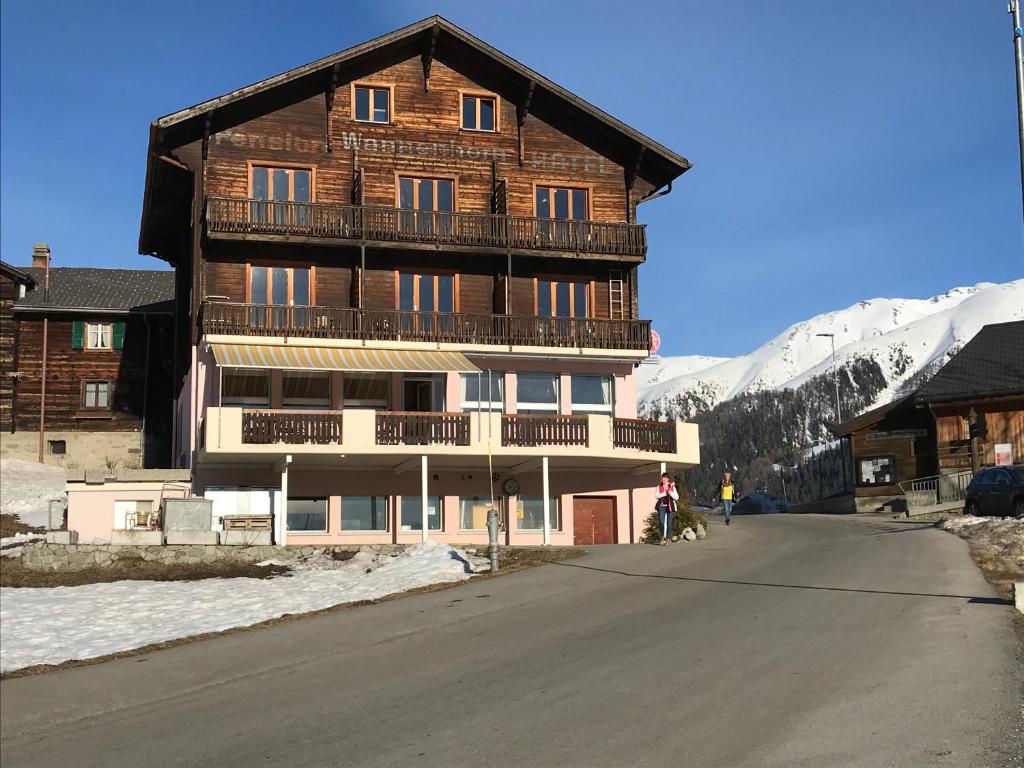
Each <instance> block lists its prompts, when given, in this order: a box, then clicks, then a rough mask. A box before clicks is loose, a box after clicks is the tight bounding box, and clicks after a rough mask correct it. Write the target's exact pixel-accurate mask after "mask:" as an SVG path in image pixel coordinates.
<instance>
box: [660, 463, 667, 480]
mask: <svg viewBox="0 0 1024 768" xmlns="http://www.w3.org/2000/svg"><path fill="white" fill-rule="evenodd" d="M666 472H668V464H666V463H665V462H664V461H663V462H661V475H664V474H665V473H666ZM661 475H658V480H661Z"/></svg>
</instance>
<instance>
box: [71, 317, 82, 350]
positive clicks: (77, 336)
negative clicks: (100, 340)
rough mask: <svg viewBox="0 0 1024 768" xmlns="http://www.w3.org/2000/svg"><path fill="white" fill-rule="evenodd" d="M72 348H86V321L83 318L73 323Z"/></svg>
mask: <svg viewBox="0 0 1024 768" xmlns="http://www.w3.org/2000/svg"><path fill="white" fill-rule="evenodd" d="M71 348H72V349H85V323H84V322H83V321H81V320H75V322H73V323H72V324H71Z"/></svg>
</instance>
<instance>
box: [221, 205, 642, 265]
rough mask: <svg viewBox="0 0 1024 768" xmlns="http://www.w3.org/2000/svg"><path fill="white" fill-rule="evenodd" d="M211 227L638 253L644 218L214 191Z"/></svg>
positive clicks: (344, 237)
mask: <svg viewBox="0 0 1024 768" xmlns="http://www.w3.org/2000/svg"><path fill="white" fill-rule="evenodd" d="M206 221H207V227H208V229H209V231H210V232H221V233H233V234H256V235H259V234H264V235H289V236H303V237H312V238H330V239H341V240H372V241H381V242H412V243H432V244H435V245H466V246H478V247H493V248H512V249H515V250H546V251H563V252H566V251H570V252H574V253H594V254H609V255H628V256H643V255H645V254H646V253H647V234H646V231H645V229H644V225H642V224H627V223H625V222H606V221H577V220H563V219H546V218H539V217H533V216H505V215H499V214H489V213H463V212H454V213H449V212H445V211H412V210H407V209H404V208H379V207H371V206H359V205H341V204H337V203H302V202H292V201H286V200H256V199H253V198H247V197H226V196H221V195H213V196H210V197H209V198H208V199H207V209H206Z"/></svg>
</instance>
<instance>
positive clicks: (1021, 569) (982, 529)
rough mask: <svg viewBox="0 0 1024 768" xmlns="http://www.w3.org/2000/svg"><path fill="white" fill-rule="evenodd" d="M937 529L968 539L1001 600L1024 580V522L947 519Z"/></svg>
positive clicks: (1003, 519)
mask: <svg viewBox="0 0 1024 768" xmlns="http://www.w3.org/2000/svg"><path fill="white" fill-rule="evenodd" d="M938 527H939V528H942V529H943V530H945V531H949V532H950V533H955V534H956V535H957V536H959V537H960V538H962V539H964V540H966V541H967V546H968V549H969V550H970V553H971V558H972V559H973V560H974V562H975V563H977V565H978V567H979V568H981V571H982V573H983V574H985V578H986V579H987V580H988V581H989V583H990V584H992V586H994V587H995V588H996V591H997V592H998V593H999V595H1000V596H1001V597H1004V598H1006V599H1008V600H1009V599H1011V598H1012V597H1013V583H1014V582H1015V581H1024V521H1021V520H1014V519H1012V518H999V517H996V518H992V517H971V516H969V515H963V516H957V517H947V518H946V519H944V520H943V521H942V522H940V523H939V524H938Z"/></svg>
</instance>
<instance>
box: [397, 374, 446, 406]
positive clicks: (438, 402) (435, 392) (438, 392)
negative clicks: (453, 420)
mask: <svg viewBox="0 0 1024 768" xmlns="http://www.w3.org/2000/svg"><path fill="white" fill-rule="evenodd" d="M444 390H445V374H443V373H426V374H417V375H415V376H413V375H410V374H408V373H407V374H406V375H405V378H404V379H403V381H402V395H403V400H404V403H405V404H404V406H403V407H404V408H405V410H407V411H416V412H420V413H422V412H430V411H433V412H434V413H443V412H444V410H445V407H444V395H445V391H444Z"/></svg>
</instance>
